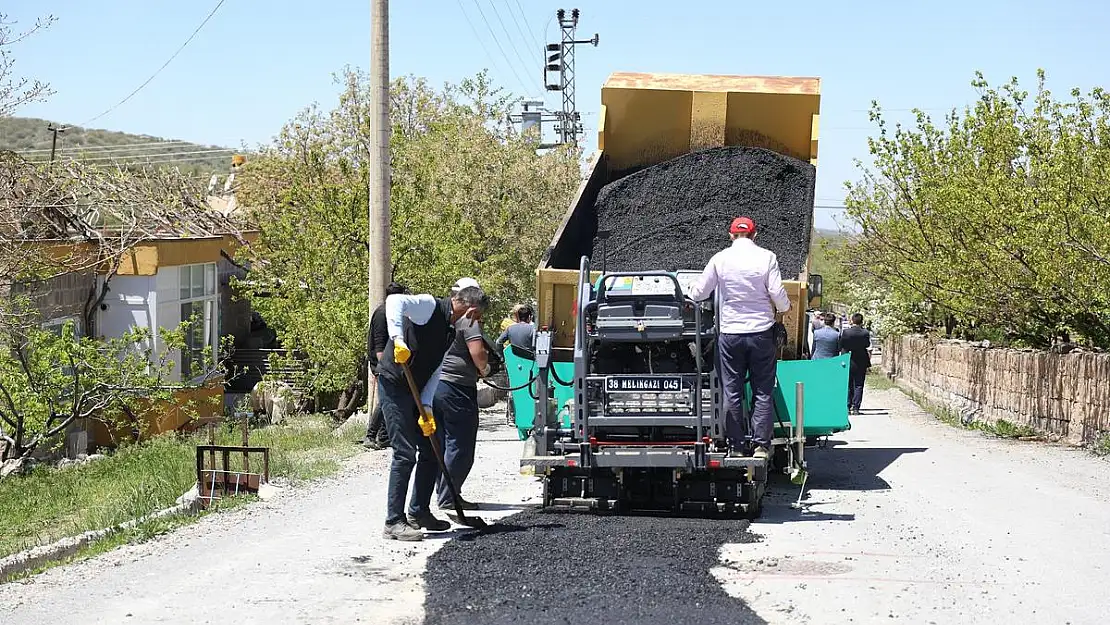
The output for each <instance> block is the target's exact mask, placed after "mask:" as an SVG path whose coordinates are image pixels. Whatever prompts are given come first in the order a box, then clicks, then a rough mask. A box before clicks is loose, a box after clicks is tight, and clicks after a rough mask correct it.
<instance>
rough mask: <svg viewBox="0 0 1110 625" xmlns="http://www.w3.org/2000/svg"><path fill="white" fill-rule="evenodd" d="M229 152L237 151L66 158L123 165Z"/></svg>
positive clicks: (84, 161)
mask: <svg viewBox="0 0 1110 625" xmlns="http://www.w3.org/2000/svg"><path fill="white" fill-rule="evenodd" d="M229 152H235V150H232V149H230V148H222V149H218V150H190V151H187V152H163V153H161V154H158V153H155V154H123V155H119V156H96V157H93V158H77V157H74V156H72V155H66V156H67V158H68V159H69V160H72V161H76V162H78V163H102V162H105V161H111V162H121V163H122V162H128V163H149V162H154V161H151V160H148V159H163V158H168V159H169V160H174V159H175V158H176V157H178V156H191V155H196V154H208V155H210V156H208V157H202V158H214V157H215V156H216V155H218V154H227V153H229Z"/></svg>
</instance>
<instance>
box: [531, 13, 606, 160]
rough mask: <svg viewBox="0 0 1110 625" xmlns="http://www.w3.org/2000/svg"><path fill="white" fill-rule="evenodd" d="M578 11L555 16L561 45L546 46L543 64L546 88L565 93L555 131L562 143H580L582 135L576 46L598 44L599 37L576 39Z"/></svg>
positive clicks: (595, 34)
mask: <svg viewBox="0 0 1110 625" xmlns="http://www.w3.org/2000/svg"><path fill="white" fill-rule="evenodd" d="M579 15H580V13H579V11H578V9H572V10H571V12H570V17H567V12H566V11H565V10H563V9H559V10H558V11H556V12H555V16H556V17H557V18H559V30H560V32H561V33H562V36H561V37H560V42H559V43H549V44H547V50H546V62H545V63H544V86H545V87H546V88H547V90H548V91H561V92H562V93H563V111H562V113H560V117H561V119H560V123H559V126H558V127H557V128H556V130H558V132H559V143H574V144H577V143H578V135H579V134H581V132H582V116H581V115H580V114H579V113H578V110H577V109H576V108H575V102H574V95H575V94H574V47H575V46H577V45H580V44H584V43H588V44H592V45H593V46H594V47H595V48H596V47H597V44H598V41H599V39H598V35H597V33H594V36H593V39H585V40H576V39H575V38H574V37H575V33H576V32H577V30H578V17H579ZM552 72H557V73H558V77H557V78H558V82H553V81H552V80H551V79H550V78H549V76H548V75H549V74H550V73H552Z"/></svg>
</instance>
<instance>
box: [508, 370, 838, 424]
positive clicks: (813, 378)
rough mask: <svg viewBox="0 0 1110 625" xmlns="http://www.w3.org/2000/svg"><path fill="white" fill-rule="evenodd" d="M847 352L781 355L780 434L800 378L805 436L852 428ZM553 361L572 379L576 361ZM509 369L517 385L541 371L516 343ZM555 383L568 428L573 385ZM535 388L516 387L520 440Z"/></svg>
mask: <svg viewBox="0 0 1110 625" xmlns="http://www.w3.org/2000/svg"><path fill="white" fill-rule="evenodd" d="M848 358H849V357H848V355H847V354H843V355H841V356H837V357H836V358H826V359H822V360H780V361H779V363H778V383H777V384H776V385H775V412H776V415H777V418H778V420H780V421H781V422H782V426H776V428H775V436H776V437H784V436H788V435H789V432H787V431H786V428H792V427H793V424H794V420H795V415H796V414H797V402H796V400H795V396H796V390H795V388H796V387H795V384H796V383H798V382H802V383H803V384H804V391H803V392H804V395H803V403H804V410H805V415H804V417H805V435H806V437H816V436H828V435H830V434H835V433H837V432H843V431H845V430H849V429H851V427H852V424H851V423H850V422H849V421H848ZM552 366H553V367H554V368H555V373H556V374H557V375H558V376H559V379H561V380H572V379H573V377H574V363H570V362H554V363H552ZM505 369H506V371H507V373H508V376H509V386H510V387H513V388H516V387H518V386H521V385H525V384H526V383H527V382H528V381H529V380H530V379H532V377H533V376H534V375H535V374H536V363H535V361H533V360H532V359H530V358H523V357H521V356H519V355H517V354H516V353H515V352H514V351H513V350H512V349H506V350H505ZM550 383H551V385H552V387H553V390H554V397H555V402H556V406H557V407H558V410H559V421H560V423H561V427H565V428H569V427H570V411H569V410H564V409H563V408H564V407H565V406H567V404H568V402H570V401H571V400H572V399H573V397H574V393H573V389H572V388H571V387H570V386H565V385H563V384H559V383H558V382H557V381H555V380H554V379H550ZM535 392H536V391H535V388H534V385H527V386H525V387H524V388H522V389H519V390H516V391H513V392H512V393H511V397H510V401H512V402H513V414H514V415H515V423H516V429H517V435H518V436H519V437H520V439H521V440H524V439H525V438H526V436H527V432H528V430H530V429H532V421H533V419H534V415H535V410H536V408H535V406H536V399H535ZM749 401H750V390H749ZM783 426H785V427H783Z"/></svg>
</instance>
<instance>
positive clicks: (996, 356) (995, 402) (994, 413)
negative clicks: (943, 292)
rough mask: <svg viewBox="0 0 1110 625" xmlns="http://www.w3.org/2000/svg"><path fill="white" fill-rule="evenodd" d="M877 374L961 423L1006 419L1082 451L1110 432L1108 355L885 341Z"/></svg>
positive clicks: (900, 339) (914, 340)
mask: <svg viewBox="0 0 1110 625" xmlns="http://www.w3.org/2000/svg"><path fill="white" fill-rule="evenodd" d="M882 369H883V371H884V372H885V373H886V374H887V375H888V376H890V377H891V378H893V379H894V381H895V382H897V383H898V384H899V385H900V386H903V387H905V388H907V390H912V391H915V392H917V393H920V394H921V395H923V396H924V397H925V398H926V399H928V400H930V401H932V402H934V403H937V404H939V405H942V406H947V407H949V408H951V409H953V410H955V411H957V412H959V413H960V414H961V415H962V416H963V418H964V419H965V420H968V419H975V420H979V421H985V422H988V423H993V422H995V421H998V420H999V419H1004V420H1006V421H1009V422H1011V423H1016V424H1021V425H1027V426H1029V427H1032V428H1034V429H1036V430H1038V431H1041V432H1045V433H1049V434H1053V435H1056V436H1059V437H1061V438H1062V439H1064V440H1066V441H1067V442H1070V443H1074V444H1081V443H1087V442H1090V441H1093V440H1094V439H1096V438H1097V437H1098V436H1099V435H1100V434H1103V433H1106V432H1110V354H1095V353H1070V354H1053V353H1048V352H1043V351H1033V350H1015V349H992V348H984V347H979V346H978V345H976V344H973V343H966V342H960V341H939V342H937V341H930V340H926V339H925V338H923V337H916V336H902V337H890V338H887V339H886V341H884V344H883V359H882Z"/></svg>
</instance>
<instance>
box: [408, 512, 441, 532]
mask: <svg viewBox="0 0 1110 625" xmlns="http://www.w3.org/2000/svg"><path fill="white" fill-rule="evenodd" d="M409 524H410V525H412V526H414V527H420V528H424V529H426V530H429V531H432V532H446V531H447V530H449V529H451V522H450V521H444V520H442V519H437V518H435V517H434V516H432V513H431V512H425V513H423V514H410V515H409Z"/></svg>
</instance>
